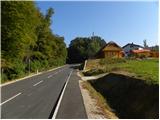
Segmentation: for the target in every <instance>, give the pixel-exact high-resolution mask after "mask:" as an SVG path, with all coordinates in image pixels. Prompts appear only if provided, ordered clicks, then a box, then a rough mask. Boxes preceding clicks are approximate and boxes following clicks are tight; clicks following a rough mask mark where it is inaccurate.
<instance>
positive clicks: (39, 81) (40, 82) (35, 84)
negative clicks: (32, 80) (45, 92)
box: [33, 80, 43, 86]
mask: <svg viewBox="0 0 160 120" xmlns="http://www.w3.org/2000/svg"><path fill="white" fill-rule="evenodd" d="M41 82H43V80H41V81H39V82H38V83H36V84H34V85H33V86H37V85H38V84H40V83H41Z"/></svg>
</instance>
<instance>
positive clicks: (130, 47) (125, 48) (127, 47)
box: [122, 43, 144, 57]
mask: <svg viewBox="0 0 160 120" xmlns="http://www.w3.org/2000/svg"><path fill="white" fill-rule="evenodd" d="M122 48H123V51H124V54H125V56H126V57H128V56H130V55H131V54H132V50H142V49H144V47H142V46H140V45H136V44H134V43H128V44H126V45H125V46H123V47H122Z"/></svg>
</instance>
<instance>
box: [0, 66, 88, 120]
mask: <svg viewBox="0 0 160 120" xmlns="http://www.w3.org/2000/svg"><path fill="white" fill-rule="evenodd" d="M75 72H76V70H75V69H74V68H73V67H72V66H71V65H67V66H65V67H62V68H59V69H57V70H54V71H50V72H46V73H43V74H40V75H37V76H33V77H31V78H27V79H25V80H21V81H18V82H15V83H12V84H8V85H6V86H3V87H1V105H0V106H1V118H3V119H5V118H7V119H20V118H23V119H27V118H29V119H32V118H33V119H34V118H35V119H47V118H50V117H51V116H52V114H53V113H54V108H55V107H57V102H59V98H60V95H61V94H62V90H63V88H64V85H66V89H65V91H64V95H63V96H62V101H61V102H60V107H59V108H58V113H57V115H56V117H55V118H87V116H86V111H85V108H84V105H83V99H82V96H81V94H80V90H79V85H78V78H77V77H76V74H75ZM73 74H74V75H73ZM67 80H68V84H66V81H67ZM71 81H74V82H71ZM74 89H75V90H74ZM71 94H76V95H77V96H79V99H77V98H76V99H75V100H76V101H78V102H75V103H74V106H75V107H71V109H70V112H71V113H72V114H68V111H67V110H66V108H67V106H68V103H70V102H71V101H74V98H73V97H70V95H71ZM66 98H67V99H66ZM70 104H71V103H70ZM63 107H64V108H65V109H64V108H63ZM66 114H67V116H66Z"/></svg>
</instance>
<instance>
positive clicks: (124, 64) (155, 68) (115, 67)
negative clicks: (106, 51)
mask: <svg viewBox="0 0 160 120" xmlns="http://www.w3.org/2000/svg"><path fill="white" fill-rule="evenodd" d="M88 64H89V63H88ZM95 66H96V68H93V67H90V68H88V69H89V70H88V71H86V72H83V74H84V75H85V76H92V75H98V74H101V73H105V72H115V71H116V72H118V71H125V72H129V73H134V74H135V76H134V77H136V78H140V79H144V80H146V82H149V83H154V84H158V83H159V60H158V59H145V60H135V59H100V60H99V62H96V65H95Z"/></svg>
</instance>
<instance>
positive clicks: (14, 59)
mask: <svg viewBox="0 0 160 120" xmlns="http://www.w3.org/2000/svg"><path fill="white" fill-rule="evenodd" d="M53 14H54V11H53V9H52V8H49V9H48V10H47V12H46V14H45V15H43V14H42V13H41V12H40V10H39V9H38V8H37V7H36V5H35V3H34V2H33V1H27V2H25V1H20V2H18V1H2V2H1V18H2V19H1V35H2V36H1V70H2V71H1V72H2V74H1V75H2V76H1V78H2V82H4V81H5V80H11V79H15V78H18V77H22V76H25V75H26V74H28V73H29V72H36V71H37V70H39V71H42V70H46V69H49V68H51V67H55V66H60V65H63V64H65V63H66V57H67V49H66V45H65V43H64V38H63V37H60V36H58V35H54V34H53V33H52V30H51V29H50V25H51V17H52V15H53Z"/></svg>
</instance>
